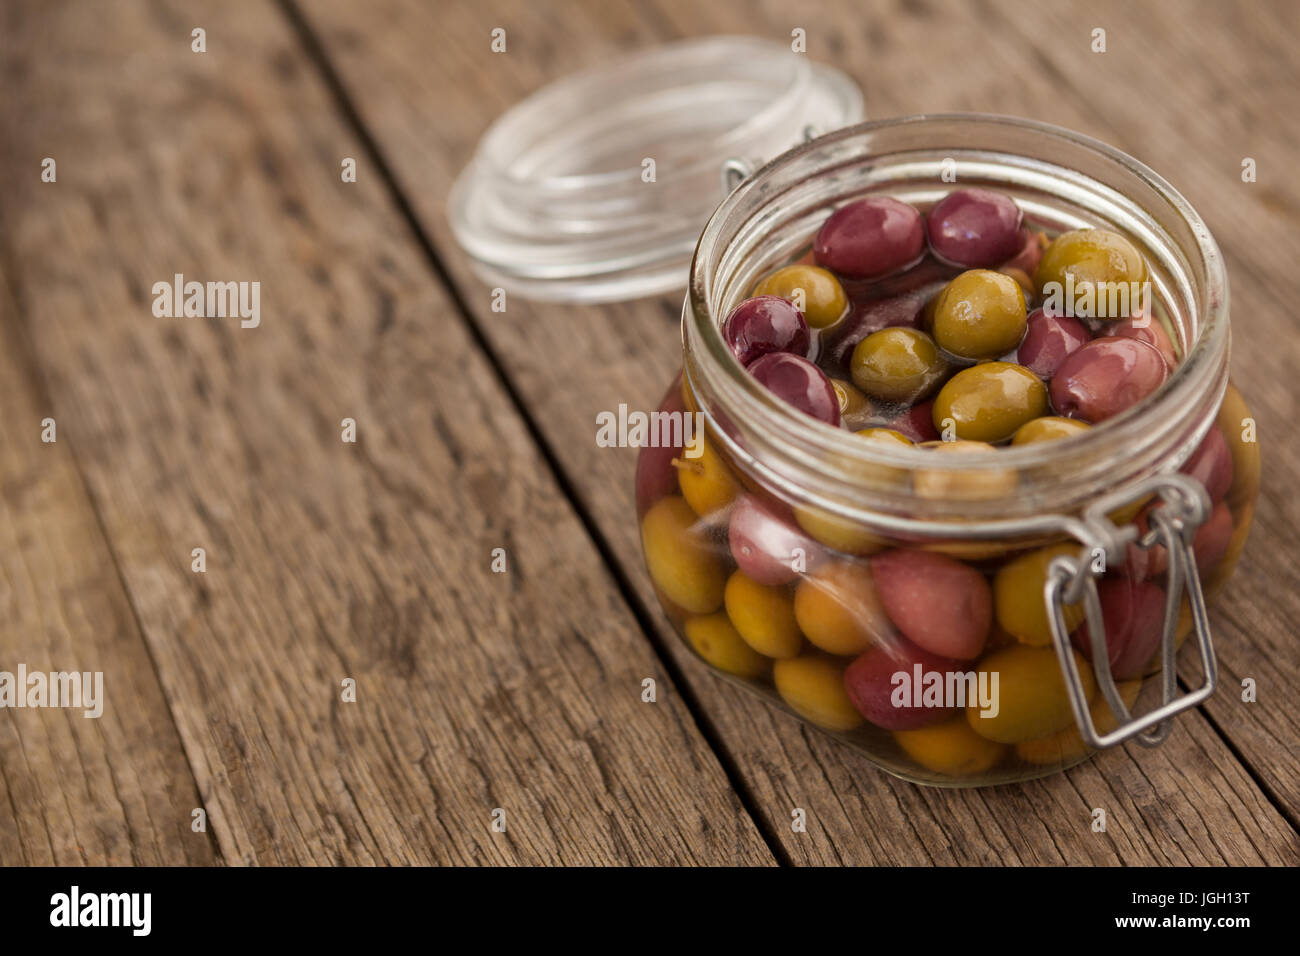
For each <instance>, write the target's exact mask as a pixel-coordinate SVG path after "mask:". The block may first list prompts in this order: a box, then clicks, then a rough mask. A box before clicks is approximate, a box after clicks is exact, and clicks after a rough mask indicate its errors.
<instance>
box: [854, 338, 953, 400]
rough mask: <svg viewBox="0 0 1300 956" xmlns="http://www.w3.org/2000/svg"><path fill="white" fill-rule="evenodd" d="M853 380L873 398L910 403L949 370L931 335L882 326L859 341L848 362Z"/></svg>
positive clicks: (928, 389)
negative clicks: (883, 327) (882, 327)
mask: <svg viewBox="0 0 1300 956" xmlns="http://www.w3.org/2000/svg"><path fill="white" fill-rule="evenodd" d="M850 370H851V371H852V374H853V384H854V385H856V386H857V387H858V388H860V389H862V390H863V391H864V392H866V393H867V394H868V395H871V396H872V397H874V398H881V399H884V400H885V401H888V402H906V403H908V404H911V403H913V402H915V401H917V400H919V399H922V398H925V396H926V395H927V394H928V393H929V392H930V391H931V389H933V388H934V386H935V385H937V384H938V383H939V380H940V379H941V378H943V375H944V373H945V372H946V371H947V370H948V363H947V362H945V361H944V359H943V357H942V356H941V355H940V354H939V350H938V349H937V348H936V347H935V344H934V339H932V338H930V336H928V335H927V334H926V333H924V332H922V331H920V330H919V329H905V328H893V329H881V330H880V331H879V332H873V333H871V334H870V335H868V336H867V337H866V338H865V339H863V340H862V341H861V342H859V343H858V347H857V348H855V349H854V350H853V359H852V361H851V362H850Z"/></svg>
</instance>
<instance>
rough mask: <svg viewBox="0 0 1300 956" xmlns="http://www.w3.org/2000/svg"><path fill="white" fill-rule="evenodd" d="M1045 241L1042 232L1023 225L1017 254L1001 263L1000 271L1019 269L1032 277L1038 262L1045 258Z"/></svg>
mask: <svg viewBox="0 0 1300 956" xmlns="http://www.w3.org/2000/svg"><path fill="white" fill-rule="evenodd" d="M1044 243H1045V240H1044V239H1043V237H1042V234H1041V233H1037V232H1034V231H1033V230H1031V229H1026V228H1023V227H1022V228H1021V230H1020V239H1019V240H1018V241H1017V243H1016V252H1015V254H1014V255H1013V256H1012V257H1011V258H1010V259H1008V260H1007V261H1006V262H1003V263H1002V264H1001V265H999V266H998V271H999V272H1005V271H1006V270H1008V269H1019V270H1020V271H1021V272H1023V273H1024V274H1025V275H1027V276H1031V277H1032V276H1033V274H1034V272H1035V271H1036V270H1037V269H1038V263H1040V262H1042V260H1043V247H1044Z"/></svg>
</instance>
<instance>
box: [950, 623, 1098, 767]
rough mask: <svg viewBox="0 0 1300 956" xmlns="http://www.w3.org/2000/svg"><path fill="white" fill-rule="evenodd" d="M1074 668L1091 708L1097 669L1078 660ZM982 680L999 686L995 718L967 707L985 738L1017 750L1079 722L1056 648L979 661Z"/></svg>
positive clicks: (1016, 649) (1006, 651)
mask: <svg viewBox="0 0 1300 956" xmlns="http://www.w3.org/2000/svg"><path fill="white" fill-rule="evenodd" d="M1075 665H1076V666H1077V667H1078V669H1079V680H1080V682H1081V683H1082V684H1083V690H1084V695H1085V696H1086V697H1087V698H1088V701H1089V702H1091V701H1092V699H1093V696H1094V695H1095V694H1096V692H1097V683H1096V679H1095V678H1094V677H1093V676H1092V668H1091V667H1089V666H1088V663H1087V662H1086V661H1084V660H1083V659H1081V658H1080V657H1079V656H1078V655H1077V654H1076V655H1075ZM977 674H978V679H979V680H980V681H981V682H988V685H989V686H990V687H991V686H992V683H993V681H994V680H996V681H997V697H996V699H997V703H998V707H997V712H996V713H994V712H993V711H992V710H991V709H990V710H988V711H986V710H984V709H983V708H981V707H980V705H979V702H978V701H976V702H974V703H969V704H967V705H966V721H967V723H969V724H970V727H971V729H972V730H973V731H975V733H977V734H979V735H980V736H981V737H987V738H988V739H989V740H996V741H997V742H998V743H1004V744H1015V743H1020V742H1021V741H1023V740H1033V739H1034V738H1036V737H1045V736H1047V735H1048V734H1054V733H1056V732H1057V731H1060V730H1064V729H1065V728H1067V727H1069V726H1070V724H1071V723H1073V721H1074V711H1073V710H1071V709H1070V696H1069V693H1068V692H1067V691H1066V689H1065V677H1064V676H1063V675H1062V673H1061V665H1060V663H1059V662H1058V661H1057V658H1056V651H1055V650H1054V649H1053V648H1050V647H1025V646H1024V645H1023V644H1016V645H1013V646H1012V647H1007V648H1003V649H1002V650H1000V651H995V652H994V653H992V654H990V655H989V656H987V657H985V658H984V660H982V661H980V664H979V668H978V671H977ZM986 675H987V676H986Z"/></svg>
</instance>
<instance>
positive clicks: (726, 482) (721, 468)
mask: <svg viewBox="0 0 1300 956" xmlns="http://www.w3.org/2000/svg"><path fill="white" fill-rule="evenodd" d="M699 438H700V457H698V458H687V457H686V456H685V454H683V455H682V456H681V457H680V458H674V459H673V464H674V465H675V466H676V468H677V484H679V485H680V486H681V489H682V495H684V496H685V498H686V501H687V503H688V504H689V505H690V506H691V507H692V508H694V509H695V513H696V514H697V515H699V516H700V517H705V516H706V515H710V514H712V513H713V512H715V511H720V510H721V509H723V508H725V507H727V505H729V504H731V502H732V501H734V500H735V498H736V495H737V494H739V493H740V485H739V483H738V482H737V481H736V476H735V475H733V474H732V472H731V468H730V467H728V465H727V463H726V462H725V461H723V460H722V456H721V455H719V454H718V453H717V451H715V450H714V447H713V443H712V442H710V441H706V440H705V439H704V436H702V435H701V436H699Z"/></svg>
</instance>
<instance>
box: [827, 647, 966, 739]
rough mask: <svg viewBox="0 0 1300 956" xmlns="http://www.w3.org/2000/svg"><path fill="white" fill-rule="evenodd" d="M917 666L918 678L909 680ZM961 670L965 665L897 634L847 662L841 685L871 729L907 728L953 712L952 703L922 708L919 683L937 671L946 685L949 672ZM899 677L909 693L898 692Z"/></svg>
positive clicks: (938, 719)
mask: <svg viewBox="0 0 1300 956" xmlns="http://www.w3.org/2000/svg"><path fill="white" fill-rule="evenodd" d="M917 670H919V671H920V673H921V679H920V681H917V680H915V677H916V672H917ZM965 670H966V665H965V664H962V663H960V662H959V661H954V660H950V659H949V658H946V657H940V656H939V655H937V654H931V653H930V652H929V651H927V650H924V649H922V648H920V647H917V646H916V645H915V644H913V643H912V642H911V641H909V640H907V639H905V638H902V637H899V638H895V639H894V640H892V641H886V642H883V643H880V644H877V645H876V646H875V647H873V648H871V649H870V650H869V651H867V652H866V653H865V654H863V655H862V656H861V657H859V658H857V659H856V660H855V661H854V662H853V663H852V664H850V665H849V667H848V670H846V671H845V672H844V689H845V690H846V691H848V694H849V700H851V701H852V702H853V706H854V707H856V708H857V709H858V713H860V714H861V715H862V716H863V717H865V718H867V720H869V721H870V722H871V723H873V724H875V725H876V726H877V727H883V728H885V729H886V730H913V729H915V728H917V727H926V726H929V725H930V724H937V723H940V722H942V721H943V720H945V719H947V718H948V717H951V716H952V714H953V712H954V708H953V707H951V706H949V707H945V706H942V704H941V705H940V706H937V707H927V706H925V701H924V699H923V697H922V694H923V691H924V689H925V685H926V684H927V683H931V682H933V681H934V680H936V677H934V676H932V675H935V674H937V675H938V677H937V679H938V680H939V681H940V682H941V686H947V685H948V683H949V678H948V675H949V674H952V673H962V672H964V671H965ZM899 675H902V677H900V676H899ZM903 678H906V683H907V685H910V690H911V693H910V694H904V693H901V692H902V691H903V690H904V684H903ZM918 683H919V684H920V685H921V686H917V684H918Z"/></svg>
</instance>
